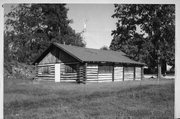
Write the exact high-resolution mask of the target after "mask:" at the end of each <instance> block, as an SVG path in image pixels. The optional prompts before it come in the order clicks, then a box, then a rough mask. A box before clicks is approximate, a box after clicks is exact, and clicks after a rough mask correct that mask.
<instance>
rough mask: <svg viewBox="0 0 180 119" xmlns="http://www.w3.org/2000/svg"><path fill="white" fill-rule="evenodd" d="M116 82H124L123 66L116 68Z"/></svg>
mask: <svg viewBox="0 0 180 119" xmlns="http://www.w3.org/2000/svg"><path fill="white" fill-rule="evenodd" d="M114 81H123V67H122V66H115V67H114Z"/></svg>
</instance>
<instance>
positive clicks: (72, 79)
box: [60, 78, 77, 80]
mask: <svg viewBox="0 0 180 119" xmlns="http://www.w3.org/2000/svg"><path fill="white" fill-rule="evenodd" d="M60 80H77V78H67V79H66V78H61V79H60Z"/></svg>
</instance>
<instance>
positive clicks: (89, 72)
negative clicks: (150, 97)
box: [37, 63, 142, 82]
mask: <svg viewBox="0 0 180 119" xmlns="http://www.w3.org/2000/svg"><path fill="white" fill-rule="evenodd" d="M66 65H68V66H69V64H65V63H61V70H60V71H61V72H60V82H78V81H80V82H84V81H86V82H112V81H113V77H114V81H126V80H141V78H142V74H141V73H142V70H141V67H123V66H117V65H116V66H114V69H113V70H114V71H113V72H114V76H113V73H99V72H98V64H87V66H86V65H85V64H77V63H74V64H73V65H75V67H76V68H75V72H73V73H67V72H65V66H66ZM71 65H72V64H71ZM43 67H49V70H50V71H49V73H48V74H43V73H42V68H43ZM123 73H124V74H123ZM37 76H38V79H42V80H51V81H54V80H55V64H43V65H37Z"/></svg>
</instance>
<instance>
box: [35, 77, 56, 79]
mask: <svg viewBox="0 0 180 119" xmlns="http://www.w3.org/2000/svg"><path fill="white" fill-rule="evenodd" d="M38 79H40V80H55V79H54V78H42V77H38Z"/></svg>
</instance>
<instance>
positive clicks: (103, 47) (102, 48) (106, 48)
mask: <svg viewBox="0 0 180 119" xmlns="http://www.w3.org/2000/svg"><path fill="white" fill-rule="evenodd" d="M100 50H109V48H108V46H105V45H104V46H102V47H101V48H100Z"/></svg>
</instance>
